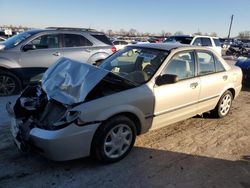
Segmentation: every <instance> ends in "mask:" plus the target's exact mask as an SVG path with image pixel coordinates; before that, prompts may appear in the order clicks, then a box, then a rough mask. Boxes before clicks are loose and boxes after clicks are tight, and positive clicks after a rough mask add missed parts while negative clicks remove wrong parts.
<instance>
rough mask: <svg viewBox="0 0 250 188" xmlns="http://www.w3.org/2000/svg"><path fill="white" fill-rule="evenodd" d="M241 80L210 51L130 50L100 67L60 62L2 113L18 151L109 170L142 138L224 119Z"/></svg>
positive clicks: (165, 47)
mask: <svg viewBox="0 0 250 188" xmlns="http://www.w3.org/2000/svg"><path fill="white" fill-rule="evenodd" d="M130 51H133V52H134V53H130ZM127 54H132V55H131V56H128V55H127ZM76 70H77V71H76ZM62 75H63V76H62ZM65 77H66V78H68V79H65ZM241 79H242V72H241V70H240V68H239V67H236V66H229V65H228V64H227V63H226V62H225V61H224V60H223V59H222V57H220V56H219V55H218V54H217V53H214V51H212V50H211V49H209V48H204V47H199V46H183V45H180V44H176V43H175V44H136V45H131V46H127V47H125V48H124V49H122V50H119V51H117V52H116V53H115V54H113V55H111V56H110V57H108V58H107V59H105V60H104V61H103V62H102V64H101V65H100V66H99V67H95V66H92V65H89V64H83V63H78V62H75V61H73V60H70V59H65V58H64V59H61V60H60V61H59V62H57V63H56V64H54V65H52V66H51V67H50V68H49V69H48V70H47V71H46V73H45V74H44V77H43V80H42V85H41V86H39V85H37V86H31V87H28V88H26V89H25V90H24V91H23V92H22V94H21V96H20V97H19V98H18V99H17V101H16V103H15V104H14V106H12V105H11V104H10V103H8V105H7V111H8V112H9V114H10V117H11V122H12V124H11V131H12V135H13V139H14V141H15V143H16V145H17V146H18V148H19V149H22V150H26V151H27V150H31V151H36V152H38V153H40V154H41V155H44V156H46V157H48V158H50V159H52V160H56V161H63V160H71V159H76V158H79V157H84V156H88V155H90V154H91V155H93V156H95V157H96V158H97V159H98V160H101V161H104V162H109V163H110V162H116V161H119V160H121V159H122V158H124V157H125V156H126V155H127V154H128V153H129V152H130V150H131V148H132V147H133V145H134V142H135V138H136V136H137V135H140V134H143V133H146V132H147V131H149V130H153V129H157V128H161V127H164V126H167V125H169V124H172V123H175V122H178V121H181V120H184V119H187V118H190V117H192V116H195V115H197V114H202V113H204V112H208V111H210V112H211V114H212V115H214V116H215V117H219V118H222V117H225V116H226V115H227V114H228V113H229V111H230V108H231V106H232V101H233V99H234V98H236V97H237V96H238V94H239V92H240V90H241ZM218 123H219V121H218Z"/></svg>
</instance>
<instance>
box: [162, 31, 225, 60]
mask: <svg viewBox="0 0 250 188" xmlns="http://www.w3.org/2000/svg"><path fill="white" fill-rule="evenodd" d="M164 42H165V43H175V42H177V43H181V44H189V45H196V46H206V47H209V48H211V49H213V50H214V51H216V52H217V53H218V54H220V55H221V43H220V40H219V38H218V37H210V36H200V35H196V36H191V35H176V36H170V37H168V38H167V39H166V40H165V41H164Z"/></svg>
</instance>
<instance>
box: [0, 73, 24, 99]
mask: <svg viewBox="0 0 250 188" xmlns="http://www.w3.org/2000/svg"><path fill="white" fill-rule="evenodd" d="M21 89H22V83H21V81H20V79H19V78H18V77H17V76H16V75H14V74H13V73H11V72H9V71H2V70H0V96H8V95H15V94H18V93H20V91H21Z"/></svg>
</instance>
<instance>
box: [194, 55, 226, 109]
mask: <svg viewBox="0 0 250 188" xmlns="http://www.w3.org/2000/svg"><path fill="white" fill-rule="evenodd" d="M196 55H197V61H198V75H199V77H200V81H201V91H200V97H199V106H198V107H199V111H203V112H206V111H209V110H211V109H213V108H214V107H215V106H216V104H217V102H218V101H219V98H220V95H221V92H222V91H223V90H224V87H225V85H226V83H227V82H228V73H227V72H226V71H225V69H224V67H223V65H222V64H221V63H220V62H219V60H218V59H217V58H216V57H215V56H214V55H213V54H212V53H211V52H209V51H205V50H204V51H196Z"/></svg>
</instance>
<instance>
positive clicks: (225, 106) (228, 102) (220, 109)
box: [212, 90, 233, 118]
mask: <svg viewBox="0 0 250 188" xmlns="http://www.w3.org/2000/svg"><path fill="white" fill-rule="evenodd" d="M232 101H233V94H232V92H231V91H229V90H227V91H226V92H225V93H224V94H223V95H222V96H221V98H220V100H219V102H218V104H217V105H216V107H215V109H214V110H213V111H212V115H213V117H216V118H223V117H225V116H226V115H227V114H228V113H229V111H230V109H231V107H232Z"/></svg>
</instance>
